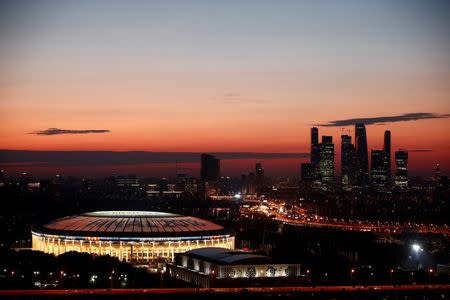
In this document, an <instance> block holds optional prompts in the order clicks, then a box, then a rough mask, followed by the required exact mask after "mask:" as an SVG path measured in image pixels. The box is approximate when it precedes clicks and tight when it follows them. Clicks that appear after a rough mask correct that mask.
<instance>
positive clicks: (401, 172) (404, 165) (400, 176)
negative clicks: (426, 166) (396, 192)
mask: <svg viewBox="0 0 450 300" xmlns="http://www.w3.org/2000/svg"><path fill="white" fill-rule="evenodd" d="M395 166H396V172H395V180H394V185H395V187H396V188H397V189H406V188H408V152H407V151H405V150H399V151H396V152H395Z"/></svg>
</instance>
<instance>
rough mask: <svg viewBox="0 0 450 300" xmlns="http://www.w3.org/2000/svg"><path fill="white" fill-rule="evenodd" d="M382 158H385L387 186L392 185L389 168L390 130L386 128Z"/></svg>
mask: <svg viewBox="0 0 450 300" xmlns="http://www.w3.org/2000/svg"><path fill="white" fill-rule="evenodd" d="M383 150H384V160H385V172H386V176H387V184H388V187H390V186H391V185H392V170H391V131H390V130H386V131H385V132H384V148H383Z"/></svg>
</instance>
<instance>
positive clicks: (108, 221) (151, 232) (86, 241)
mask: <svg viewBox="0 0 450 300" xmlns="http://www.w3.org/2000/svg"><path fill="white" fill-rule="evenodd" d="M31 235H32V249H33V250H39V251H43V252H45V253H51V254H55V255H59V254H62V253H65V252H68V251H77V252H87V253H91V254H98V255H111V256H114V257H117V258H118V259H120V260H125V261H127V262H130V263H134V264H147V263H151V262H154V261H156V260H159V259H165V260H171V261H172V260H174V258H175V254H176V253H180V252H186V251H189V250H193V249H198V248H204V247H221V248H226V249H228V250H233V249H234V236H233V235H231V234H229V233H227V232H226V231H225V229H224V228H223V227H222V226H220V225H217V224H214V223H212V222H209V221H205V220H202V219H199V218H195V217H190V216H182V215H177V214H171V213H163V212H152V211H97V212H90V213H83V214H79V215H74V216H69V217H64V218H61V219H57V220H55V221H52V222H50V223H48V224H45V225H43V226H41V227H37V228H33V229H32V232H31Z"/></svg>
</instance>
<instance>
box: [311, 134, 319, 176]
mask: <svg viewBox="0 0 450 300" xmlns="http://www.w3.org/2000/svg"><path fill="white" fill-rule="evenodd" d="M310 155H311V164H312V167H313V176H314V180H315V181H320V166H319V164H320V144H319V129H318V128H317V127H312V128H311V154H310Z"/></svg>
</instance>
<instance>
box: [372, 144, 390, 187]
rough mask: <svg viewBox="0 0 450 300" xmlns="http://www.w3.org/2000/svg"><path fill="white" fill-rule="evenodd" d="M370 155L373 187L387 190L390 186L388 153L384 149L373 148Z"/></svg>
mask: <svg viewBox="0 0 450 300" xmlns="http://www.w3.org/2000/svg"><path fill="white" fill-rule="evenodd" d="M370 157H371V166H372V167H371V170H370V174H371V178H372V187H373V188H374V189H375V190H377V191H379V192H385V191H386V190H387V188H388V176H387V172H386V153H385V151H384V150H372V152H371V155H370Z"/></svg>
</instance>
